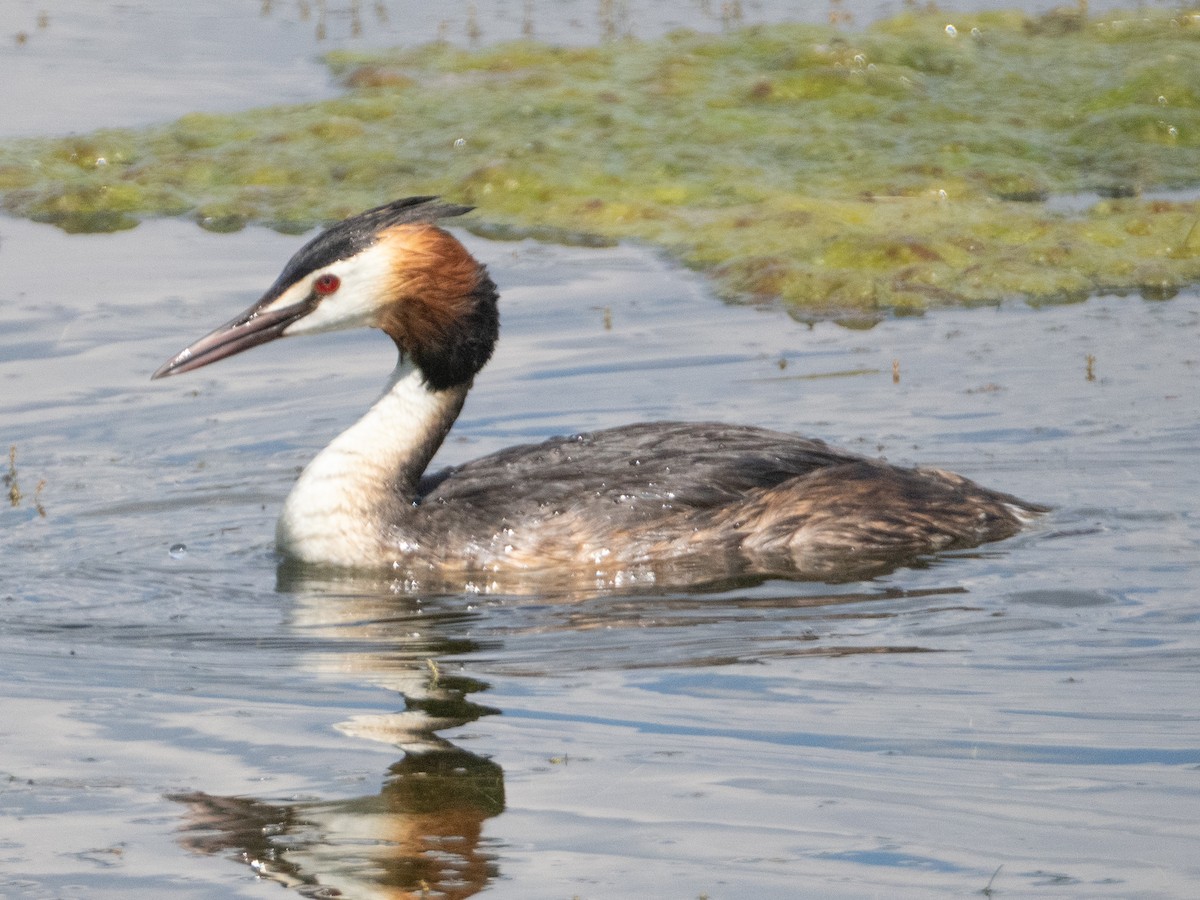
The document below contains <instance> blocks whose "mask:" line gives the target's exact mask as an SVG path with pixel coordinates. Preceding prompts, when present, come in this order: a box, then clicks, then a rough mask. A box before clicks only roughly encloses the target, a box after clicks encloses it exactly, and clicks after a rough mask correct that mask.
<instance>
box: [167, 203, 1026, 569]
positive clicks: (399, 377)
mask: <svg viewBox="0 0 1200 900" xmlns="http://www.w3.org/2000/svg"><path fill="white" fill-rule="evenodd" d="M469 210H470V207H465V206H455V205H450V204H445V203H440V202H438V201H437V198H434V197H411V198H408V199H404V200H397V201H395V202H393V203H389V204H387V205H385V206H380V207H377V208H375V209H371V210H368V211H366V212H364V213H361V214H359V215H356V216H353V217H351V218H349V219H346V220H345V221H343V222H341V223H339V224H337V225H334V226H333V227H331V228H329V229H328V230H326V231H324V232H322V233H321V234H319V235H317V237H315V238H313V239H312V240H311V241H310V242H309V243H308V244H306V245H305V246H304V247H302V248H301V249H300V251H299V252H298V253H296V255H295V256H293V257H292V258H291V260H290V261H289V262H288V264H287V265H286V266H284V268H283V272H282V273H281V274H280V276H279V278H278V279H277V280H276V281H275V283H274V284H273V285H272V286H271V287H270V288H269V289H268V290H267V292H266V293H265V294H264V295H263V296H262V298H261V299H260V300H259V301H258V302H257V303H255V304H254V305H253V306H251V307H250V308H249V309H248V310H246V311H245V312H244V313H242V314H241V315H240V316H238V317H237V318H235V319H233V320H232V321H231V322H229V323H227V324H225V325H222V326H221V327H220V328H218V329H217V330H216V331H214V332H212V333H211V334H209V335H207V336H206V337H203V338H201V339H200V340H198V341H196V343H194V344H192V345H191V346H190V347H188V348H187V349H186V350H183V351H182V352H181V353H179V354H178V355H177V356H175V357H174V358H173V359H172V360H170V361H169V362H167V363H166V364H165V365H163V366H162V368H160V369H159V370H158V371H157V372H155V373H154V376H153V377H154V378H162V377H163V376H165V375H173V374H176V373H179V372H187V371H189V370H191V369H198V368H200V367H201V366H206V365H208V364H209V363H212V362H216V361H217V360H219V359H224V358H225V357H227V356H232V355H233V354H235V353H240V352H241V351H243V350H246V349H249V348H250V347H254V346H256V345H258V344H263V343H266V342H267V341H272V340H274V339H275V338H278V337H290V336H292V335H298V334H309V333H314V332H322V331H334V330H339V329H346V328H357V327H360V326H370V327H373V328H379V329H381V330H382V331H384V332H386V333H387V334H388V335H389V336H390V337H391V338H392V340H393V341H395V343H396V346H397V348H399V351H400V359H399V363H398V365H397V367H396V370H395V372H394V373H393V374H392V377H391V380H390V381H389V383H388V386H387V389H386V390H385V392H384V394H383V396H382V397H380V399H379V400H378V401H376V403H375V404H374V405H373V406H372V407H371V408H370V410H368V411H367V413H366V414H365V415H364V416H363V417H362V418H361V419H359V420H358V422H356V423H355V424H354V425H352V426H351V427H350V428H349V429H347V430H346V431H345V432H343V433H342V434H341V435H340V436H338V437H337V438H335V439H334V441H333V442H332V443H331V444H329V446H328V447H326V448H325V449H324V450H322V451H321V452H320V453H319V454H318V455H317V456H316V457H315V458H314V459H313V460H312V462H310V463H309V464H308V466H307V467H306V468H305V469H304V471H303V473H302V474H301V475H300V477H299V480H298V481H297V482H296V485H295V487H294V488H293V489H292V491H291V493H290V494H289V495H288V498H287V500H286V502H285V503H284V507H283V512H282V514H281V515H280V518H279V524H278V528H277V532H276V538H277V544H278V547H279V549H280V550H282V551H283V552H284V553H285V554H287V555H288V556H291V557H294V558H296V559H299V560H301V561H304V562H308V563H314V564H323V565H331V566H342V567H390V568H391V569H393V570H396V571H397V572H400V573H404V574H405V575H406V576H407V577H410V578H416V579H418V580H420V579H421V577H422V575H424V576H428V577H434V578H447V577H450V578H465V579H468V580H469V581H476V580H477V579H479V578H490V577H503V576H508V577H512V576H520V575H521V574H523V573H527V574H532V573H537V572H547V571H551V572H554V571H557V572H572V573H575V574H576V575H579V576H583V577H585V578H588V579H599V580H605V579H608V578H615V579H618V580H619V579H620V578H621V577H622V576H623V574H625V573H646V575H647V577H650V578H654V577H658V578H659V580H669V581H696V580H712V579H714V578H720V577H724V576H732V575H745V574H750V575H780V576H784V577H791V578H815V579H831V580H841V579H843V578H854V577H862V576H866V575H870V574H873V573H877V572H881V571H887V570H889V569H891V568H895V567H896V566H897V565H900V564H902V563H904V562H911V561H914V560H915V559H916V558H917V557H920V556H922V555H924V554H928V553H931V552H933V551H938V550H948V549H957V548H965V547H974V546H976V545H978V544H982V543H985V542H988V541H995V540H999V539H1001V538H1005V537H1009V536H1010V535H1012V534H1014V533H1016V532H1017V531H1018V530H1020V528H1021V525H1022V523H1023V522H1025V521H1027V520H1028V519H1030V518H1031V517H1032V516H1033V515H1035V514H1036V513H1038V512H1041V511H1042V508H1041V507H1038V506H1036V505H1033V504H1029V503H1025V502H1023V501H1021V500H1018V499H1017V498H1016V497H1012V496H1010V495H1008V494H1001V493H997V492H995V491H991V490H988V489H986V488H983V487H980V486H979V485H977V484H975V483H974V482H971V481H968V480H967V479H966V478H963V477H961V476H958V475H954V474H952V473H949V472H942V471H938V470H934V469H906V468H899V467H896V466H892V465H888V464H887V463H885V462H882V461H880V460H874V459H868V458H864V457H861V456H857V455H854V454H851V453H846V452H843V451H841V450H836V449H834V448H831V447H828V446H826V445H825V444H824V443H823V442H821V441H818V440H811V439H807V438H802V437H798V436H795V435H790V434H781V433H779V432H775V431H768V430H765V429H761V428H751V427H745V426H738V425H721V424H716V423H677V422H655V423H646V424H638V425H626V426H623V427H619V428H612V429H608V430H605V431H597V432H593V433H591V434H581V435H574V436H571V437H558V438H552V439H550V440H548V441H546V442H544V443H541V444H531V445H526V446H519V447H511V448H509V449H507V450H502V451H500V452H499V453H495V454H492V455H491V456H486V457H484V458H482V459H478V460H475V461H474V462H470V463H467V464H465V465H462V466H456V467H454V468H451V469H447V470H445V471H443V472H440V473H438V474H435V475H431V476H427V475H424V472H425V467H426V466H427V465H428V464H429V461H430V460H431V459H432V458H433V455H434V453H435V452H436V451H437V449H438V447H439V446H440V445H441V443H442V441H443V440H444V439H445V437H446V434H447V433H448V432H449V431H450V427H451V426H452V425H453V424H454V420H455V419H456V418H457V417H458V413H459V411H460V410H461V409H462V406H463V401H464V400H465V399H466V396H467V391H468V390H469V389H470V387H471V383H472V380H473V379H474V378H475V375H476V374H477V373H478V372H479V370H480V369H482V368H483V366H484V364H485V363H486V362H487V361H488V358H489V357H490V356H491V354H492V348H493V346H494V345H495V343H496V339H497V336H498V334H499V316H498V313H497V300H498V294H497V291H496V286H495V284H493V283H492V280H491V278H489V277H488V273H487V270H486V269H485V268H484V266H483V265H481V264H480V263H478V262H477V261H476V260H475V259H474V258H473V257H472V256H471V255H470V253H468V252H467V250H466V248H465V247H463V245H462V244H461V243H459V242H458V240H457V239H455V238H454V237H453V236H452V235H450V234H449V233H448V232H446V231H444V230H442V229H441V228H439V227H437V226H436V225H435V224H434V222H435V221H436V220H438V219H440V218H445V217H448V216H458V215H462V214H463V213H466V212H468V211H469ZM634 577H636V574H635V576H634Z"/></svg>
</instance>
